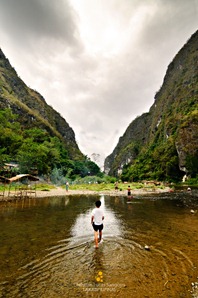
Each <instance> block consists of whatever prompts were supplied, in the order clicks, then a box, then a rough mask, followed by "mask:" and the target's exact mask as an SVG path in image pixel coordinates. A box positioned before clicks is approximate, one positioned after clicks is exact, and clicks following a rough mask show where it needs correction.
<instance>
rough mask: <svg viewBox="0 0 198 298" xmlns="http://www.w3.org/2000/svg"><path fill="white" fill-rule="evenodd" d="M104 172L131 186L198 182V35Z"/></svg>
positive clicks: (170, 69) (181, 53)
mask: <svg viewBox="0 0 198 298" xmlns="http://www.w3.org/2000/svg"><path fill="white" fill-rule="evenodd" d="M104 169H105V172H106V173H107V174H110V175H114V176H117V177H122V179H126V180H128V181H132V180H143V179H158V180H169V181H171V180H172V181H174V180H176V181H178V180H181V179H182V177H183V176H184V175H185V174H186V175H187V176H191V177H196V175H197V174H198V31H197V32H196V33H194V34H193V35H192V37H191V38H190V40H189V41H188V42H187V43H186V44H185V45H184V47H183V48H182V49H181V50H180V51H179V53H178V54H177V55H176V57H175V58H174V60H173V61H172V62H171V63H170V65H169V66H168V69H167V72H166V75H165V78H164V81H163V85H162V87H161V88H160V90H159V91H158V92H157V93H156V95H155V101H154V104H153V105H152V106H151V108H150V110H149V112H148V113H145V114H143V115H141V116H140V117H137V118H136V119H135V120H134V121H132V123H131V124H130V125H129V126H128V128H127V129H126V131H125V133H124V135H123V136H122V137H120V139H119V142H118V144H117V146H116V147H115V149H114V150H113V152H112V153H111V154H110V155H109V156H108V157H107V158H106V159H105V164H104Z"/></svg>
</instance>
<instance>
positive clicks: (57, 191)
mask: <svg viewBox="0 0 198 298" xmlns="http://www.w3.org/2000/svg"><path fill="white" fill-rule="evenodd" d="M170 191H171V190H170V188H169V187H164V188H157V187H156V188H141V189H133V190H132V191H131V195H132V196H138V195H145V194H159V193H166V192H170ZM72 195H75V196H76V195H109V196H127V190H102V191H94V190H88V189H83V190H81V189H79V190H78V189H77V190H76V189H75V190H73V189H69V190H68V191H66V190H65V189H64V188H61V187H56V188H52V189H48V190H37V191H36V193H32V194H31V195H29V196H28V197H29V198H34V197H37V198H45V197H58V196H59V197H61V196H72ZM21 198H24V197H20V196H18V197H16V196H15V192H12V191H11V192H10V194H9V196H8V191H5V193H4V196H1V197H0V202H1V201H2V202H3V201H15V200H20V199H21Z"/></svg>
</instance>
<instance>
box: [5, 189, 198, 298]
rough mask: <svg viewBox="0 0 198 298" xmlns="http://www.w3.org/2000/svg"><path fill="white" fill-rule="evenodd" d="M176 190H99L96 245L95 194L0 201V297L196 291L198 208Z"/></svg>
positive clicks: (163, 294)
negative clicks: (138, 194)
mask: <svg viewBox="0 0 198 298" xmlns="http://www.w3.org/2000/svg"><path fill="white" fill-rule="evenodd" d="M180 196H181V195H175V194H174V195H161V196H158V197H152V196H150V197H142V198H139V199H134V200H133V201H132V202H130V203H127V199H126V198H125V197H108V196H101V197H100V199H101V202H102V205H101V208H103V209H104V214H105V220H104V231H103V237H104V241H103V243H101V244H100V245H99V249H98V250H97V249H95V248H94V242H93V228H92V226H91V212H92V209H93V208H94V207H95V201H96V200H98V197H97V196H95V197H94V196H76V197H62V198H45V199H32V200H26V201H23V202H17V203H15V204H13V203H12V204H6V205H5V206H1V208H0V221H1V225H0V244H1V247H0V268H1V271H0V297H9V298H12V297H21V298H24V297H41V298H45V297H48V298H50V297H53V298H54V297H55V298H56V297H58V298H59V297H137V298H138V297H139V298H142V297H151V298H152V297H153V298H156V297H164V298H166V297H171V298H172V297H173V298H174V297H175V298H178V297H197V296H196V294H195V292H193V293H191V292H190V291H191V290H192V287H191V282H194V283H196V282H197V281H198V280H197V277H198V269H197V266H198V261H197V244H198V235H197V228H198V214H197V213H195V214H191V212H190V209H189V208H188V207H186V206H185V205H184V204H183V201H184V200H183V199H184V198H182V200H181V198H180ZM185 199H186V198H185ZM146 245H147V249H145V246H146Z"/></svg>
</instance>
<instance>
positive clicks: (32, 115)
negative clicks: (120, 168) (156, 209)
mask: <svg viewBox="0 0 198 298" xmlns="http://www.w3.org/2000/svg"><path fill="white" fill-rule="evenodd" d="M10 162H12V163H13V162H14V163H17V164H19V169H18V171H20V172H23V173H24V172H25V173H30V172H37V173H38V174H39V175H50V173H51V172H52V171H53V170H54V169H58V170H59V171H60V172H61V173H62V174H63V175H68V176H70V177H76V176H78V175H79V176H85V175H87V173H90V174H94V175H95V174H97V173H99V172H100V169H99V167H98V166H97V165H96V164H95V163H93V162H92V161H90V160H89V159H88V158H87V157H86V156H85V155H83V154H82V152H81V151H80V150H79V148H78V145H77V143H76V140H75V134H74V131H73V129H72V128H71V127H70V126H69V124H68V123H67V122H66V121H65V119H64V118H63V117H62V116H61V115H60V114H59V113H58V112H57V111H55V110H54V109H53V108H52V107H51V106H49V105H48V104H47V103H46V101H45V99H44V98H43V97H42V96H41V95H40V94H39V93H38V92H36V91H34V90H32V89H30V88H29V87H27V85H26V84H25V83H24V82H23V81H22V80H21V79H20V78H19V76H18V75H17V73H16V71H15V69H14V68H13V67H12V66H11V65H10V63H9V60H8V59H7V58H6V57H5V55H4V53H3V52H2V50H1V49H0V169H2V168H3V166H4V164H5V163H10Z"/></svg>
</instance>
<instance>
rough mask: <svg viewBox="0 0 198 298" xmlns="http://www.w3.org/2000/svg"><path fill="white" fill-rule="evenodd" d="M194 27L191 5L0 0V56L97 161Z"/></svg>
mask: <svg viewBox="0 0 198 298" xmlns="http://www.w3.org/2000/svg"><path fill="white" fill-rule="evenodd" d="M197 29H198V0H0V47H1V49H2V51H3V52H4V54H5V55H6V57H7V58H8V59H9V61H10V62H11V64H12V66H13V67H14V68H15V69H16V71H17V73H18V75H19V76H20V77H21V78H22V79H23V81H24V82H25V83H26V84H27V85H28V86H29V87H31V88H33V89H35V90H37V91H38V92H39V93H40V94H41V95H43V96H44V98H45V100H46V102H47V103H48V104H49V105H51V106H52V107H53V108H54V109H55V110H57V111H58V112H59V113H60V114H61V115H62V116H63V117H64V118H65V119H66V121H67V122H68V123H69V125H70V126H71V127H72V128H73V130H74V132H75V135H76V141H77V143H78V145H79V148H80V150H81V151H82V152H83V153H84V154H86V155H88V156H89V157H91V155H92V153H97V154H100V155H101V159H102V160H103V159H104V157H105V156H107V155H109V154H110V153H111V152H112V151H113V149H114V147H115V146H116V144H117V142H118V139H119V137H120V136H121V135H122V134H123V133H124V131H125V130H126V128H127V126H128V125H129V124H130V122H131V121H132V120H133V119H134V118H136V117H137V116H139V115H141V114H142V113H144V112H147V111H148V110H149V108H150V106H151V105H152V104H153V102H154V96H155V93H156V92H157V91H158V90H159V88H160V86H161V85H162V82H163V78H164V75H165V73H166V70H167V67H168V64H169V63H170V62H171V61H172V60H173V58H174V56H175V55H176V54H177V52H178V51H179V50H180V49H181V47H182V46H183V45H184V44H185V43H186V41H187V40H188V39H189V38H190V36H191V35H192V34H193V33H194V32H195V31H196V30H197Z"/></svg>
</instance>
